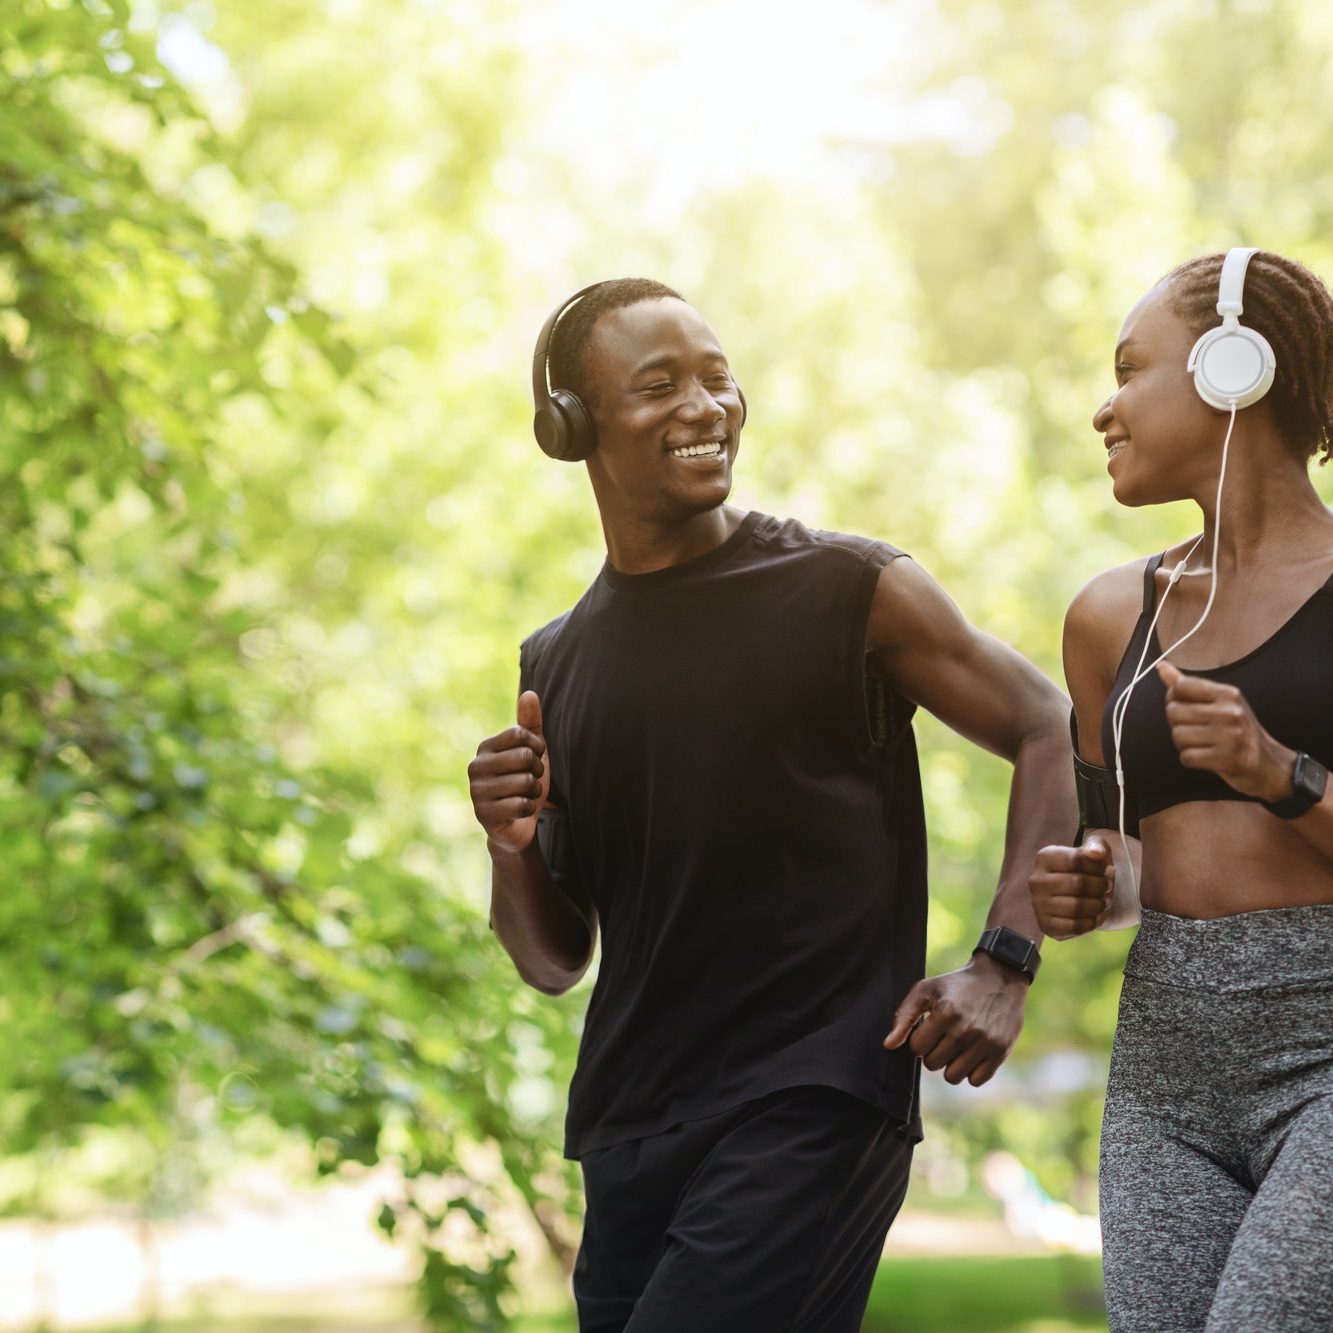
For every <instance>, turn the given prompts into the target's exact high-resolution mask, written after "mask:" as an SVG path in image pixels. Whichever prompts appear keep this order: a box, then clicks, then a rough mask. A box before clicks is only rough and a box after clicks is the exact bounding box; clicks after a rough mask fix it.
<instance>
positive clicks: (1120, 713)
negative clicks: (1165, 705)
mask: <svg viewBox="0 0 1333 1333" xmlns="http://www.w3.org/2000/svg"><path fill="white" fill-rule="evenodd" d="M1235 425H1236V404H1235V402H1234V401H1233V402H1232V404H1231V420H1230V421H1229V422H1228V423H1227V433H1226V438H1225V439H1224V440H1223V441H1222V467H1221V471H1220V472H1219V473H1218V477H1217V499H1216V501H1215V502H1214V505H1213V559H1212V566H1213V569H1212V579H1211V580H1210V582H1209V585H1208V601H1207V602H1206V603H1205V604H1204V608H1203V612H1202V614H1201V615H1200V616H1199V618H1198V620H1196V621H1195V622H1194V624H1193V625H1191V626H1190V628H1189V629H1188V630H1186V631H1185V633H1184V634H1182V635H1181V636H1180V638H1178V639H1177V640H1176V641H1175V643H1173V644H1172V645H1171V646H1170V647H1169V648H1164V649H1163V650H1162V651H1161V652H1160V653H1159V654H1158V655H1157V656H1156V657H1155V658H1153V660H1152V661H1151V662H1150V663H1149V664H1148V665H1147V666H1146V667H1145V666H1144V665H1143V659H1144V658H1145V657H1147V656H1148V645H1149V644H1150V643H1151V642H1152V636H1153V630H1155V629H1156V628H1157V621H1158V619H1159V618H1160V616H1161V614H1162V608H1163V607H1164V606H1165V605H1166V599H1167V598H1168V597H1169V596H1170V595H1171V589H1172V588H1174V587H1175V586H1176V584H1177V583H1178V582H1179V581H1180V578H1181V576H1182V575H1183V574H1184V572H1185V565H1186V562H1187V561H1188V560H1189V558H1190V556H1192V555H1193V554H1194V552H1195V551H1196V550H1197V549H1198V546H1199V543H1200V542H1201V541H1203V533H1200V534H1199V535H1198V537H1196V538H1195V539H1194V544H1193V545H1192V546H1191V547H1190V549H1189V550H1188V551H1186V552H1185V554H1184V557H1183V558H1182V559H1181V560H1180V562H1179V563H1178V564H1177V565H1176V567H1175V568H1174V569H1173V570H1172V571H1171V577H1170V578H1169V579H1168V580H1167V584H1166V591H1165V592H1164V593H1162V598H1161V601H1159V602H1158V603H1157V609H1156V611H1154V612H1153V617H1152V620H1151V621H1149V622H1148V632H1147V633H1146V634H1145V635H1144V636H1143V651H1142V652H1141V653H1140V654H1139V660H1138V665H1137V666H1136V667H1135V668H1134V675H1133V676H1132V677H1131V678H1130V681H1129V684H1128V685H1126V686H1125V692H1124V693H1123V694H1122V695H1121V696H1120V698H1119V699H1117V700H1116V701H1115V706H1114V707H1113V708H1112V709H1111V738H1112V740H1113V741H1114V743H1115V784H1116V787H1117V788H1118V789H1119V793H1120V825H1119V830H1118V831H1119V833H1120V846H1121V848H1122V850H1123V851H1124V854H1125V864H1126V865H1127V866H1128V867H1129V882H1130V885H1131V886H1132V888H1133V890H1134V897H1135V900H1136V901H1137V899H1138V896H1139V881H1138V875H1137V874H1136V873H1135V871H1134V859H1133V857H1131V856H1130V854H1129V835H1128V834H1127V833H1126V832H1125V767H1124V761H1123V760H1122V758H1121V755H1120V738H1121V736H1122V735H1123V734H1124V729H1125V711H1126V709H1127V708H1128V707H1129V699H1130V695H1132V694H1133V693H1134V687H1135V686H1136V685H1137V684H1138V683H1139V681H1141V680H1142V679H1143V678H1144V677H1145V676H1146V675H1148V673H1149V672H1151V671H1155V670H1156V669H1157V664H1158V663H1159V662H1164V661H1165V660H1166V658H1167V656H1168V655H1169V654H1170V653H1173V652H1175V651H1176V649H1177V648H1179V647H1180V645H1181V644H1182V643H1184V642H1185V640H1186V639H1189V638H1192V637H1193V636H1194V635H1195V634H1197V633H1198V631H1199V629H1200V628H1201V627H1202V625H1203V622H1204V621H1205V620H1207V619H1208V613H1209V612H1210V611H1211V610H1212V609H1213V602H1214V601H1215V600H1216V599H1217V553H1218V541H1219V539H1220V537H1221V533H1222V486H1223V484H1224V483H1225V482H1226V479H1227V456H1228V454H1229V453H1230V451H1231V432H1232V430H1233V429H1234V428H1235Z"/></svg>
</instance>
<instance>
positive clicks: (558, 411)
mask: <svg viewBox="0 0 1333 1333" xmlns="http://www.w3.org/2000/svg"><path fill="white" fill-rule="evenodd" d="M602 285H603V284H602V283H600V282H594V283H591V284H590V285H589V286H587V287H581V288H580V289H579V290H578V291H576V292H575V293H574V295H573V296H570V297H567V298H566V299H565V300H564V301H563V302H562V303H561V304H560V305H558V306H557V307H556V308H555V309H554V310H553V311H552V312H551V314H550V316H549V317H548V318H547V321H546V323H545V324H543V325H542V331H541V332H540V333H539V334H538V335H537V346H536V348H535V349H534V351H533V353H532V406H533V408H534V409H535V415H534V416H533V418H532V430H533V433H534V434H535V435H536V437H537V443H538V444H539V445H541V448H542V452H543V453H545V454H549V455H550V456H551V457H552V458H560V459H564V460H565V461H566V462H570V463H577V462H579V461H580V460H581V459H584V458H587V456H588V455H589V454H590V453H592V451H593V449H594V448H595V447H596V445H597V433H596V431H595V430H594V428H593V423H592V417H591V415H590V414H589V412H588V409H587V408H586V407H584V405H583V400H582V399H581V398H580V397H579V396H578V394H576V393H571V392H570V391H569V390H568V389H552V388H551V376H550V353H551V339H552V338H553V337H554V336H555V326H556V325H557V324H558V323H559V322H560V317H561V316H562V315H563V314H564V313H565V311H566V310H568V309H569V307H570V306H572V305H574V304H575V303H576V302H578V301H581V300H582V299H583V298H584V297H585V296H587V294H588V293H589V292H592V291H596V290H597V288H598V287H601V286H602Z"/></svg>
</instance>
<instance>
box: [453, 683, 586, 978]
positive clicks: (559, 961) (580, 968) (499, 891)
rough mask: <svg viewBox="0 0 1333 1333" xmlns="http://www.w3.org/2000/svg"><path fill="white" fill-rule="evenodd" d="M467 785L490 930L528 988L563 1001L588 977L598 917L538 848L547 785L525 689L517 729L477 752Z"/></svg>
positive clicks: (541, 744)
mask: <svg viewBox="0 0 1333 1333" xmlns="http://www.w3.org/2000/svg"><path fill="white" fill-rule="evenodd" d="M468 784H469V788H470V790H471V794H472V808H473V811H474V813H475V814H476V817H477V822H478V823H479V824H480V825H481V826H482V828H483V829H485V830H486V846H487V849H488V850H489V852H490V854H491V926H492V927H493V928H494V930H495V933H496V935H497V936H498V937H499V940H500V943H501V944H503V945H504V947H505V951H506V952H507V953H508V954H509V956H510V958H512V959H513V960H514V966H515V967H516V968H517V969H518V973H519V976H521V977H522V978H523V980H524V981H526V982H527V983H528V985H530V986H534V987H536V989H538V990H540V991H544V992H545V993H546V994H548V995H561V994H563V993H564V992H565V991H567V990H568V989H569V988H570V987H571V986H573V985H574V984H575V983H576V982H577V981H578V980H579V978H580V977H582V976H583V974H584V973H585V972H586V971H587V970H588V964H589V963H590V962H591V961H592V953H593V945H594V943H595V941H596V938H597V914H596V912H595V911H594V910H593V907H592V905H591V903H590V902H587V901H583V895H582V894H581V893H580V892H579V886H578V885H577V883H576V882H575V881H569V882H568V883H567V885H559V884H557V883H556V882H555V880H554V879H552V877H551V874H550V871H549V870H548V869H547V866H546V862H545V860H544V858H543V857H542V853H541V848H540V846H539V845H538V842H537V825H538V818H539V816H540V815H541V813H542V811H543V809H545V808H546V807H547V801H548V796H549V794H550V789H551V779H550V770H549V767H548V762H547V754H546V740H545V737H544V736H543V735H542V714H541V704H540V702H539V701H538V698H537V696H536V694H534V693H533V692H532V691H531V690H529V691H527V692H525V693H524V694H522V695H520V696H519V700H518V725H517V726H514V727H510V728H508V730H506V731H502V732H500V733H499V734H498V735H496V736H491V737H488V738H487V739H486V740H484V741H482V743H481V745H479V746H478V747H477V757H476V758H475V759H474V760H473V761H472V763H471V764H469V765H468Z"/></svg>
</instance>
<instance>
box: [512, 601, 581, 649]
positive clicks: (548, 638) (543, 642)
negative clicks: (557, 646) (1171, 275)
mask: <svg viewBox="0 0 1333 1333" xmlns="http://www.w3.org/2000/svg"><path fill="white" fill-rule="evenodd" d="M574 610H575V608H574V607H570V608H569V610H568V611H562V612H561V613H560V614H559V615H558V616H556V617H555V618H554V619H553V620H548V621H547V622H546V624H544V625H543V626H542V627H541V628H540V629H535V630H533V631H532V633H531V634H529V635H528V636H527V637H526V638H525V639H524V640H523V643H522V646H521V648H520V652H521V653H522V654H523V655H524V656H525V657H527V658H530V659H531V660H533V661H535V660H536V659H537V658H539V657H540V656H541V655H542V654H543V653H544V652H545V651H546V650H547V649H548V648H549V647H550V646H551V645H552V644H553V643H554V642H555V641H556V640H557V639H559V637H560V631H561V630H563V629H564V627H565V626H566V625H567V624H568V623H569V618H570V616H572V615H573V614H574Z"/></svg>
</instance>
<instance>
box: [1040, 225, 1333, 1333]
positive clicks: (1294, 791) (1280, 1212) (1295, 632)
mask: <svg viewBox="0 0 1333 1333" xmlns="http://www.w3.org/2000/svg"><path fill="white" fill-rule="evenodd" d="M1247 263H1248V270H1247V267H1246V265H1247ZM1242 305H1243V324H1240V325H1238V324H1237V320H1236V316H1237V315H1239V314H1240V313H1241V310H1240V307H1241V306H1242ZM1219 314H1222V315H1224V321H1223V325H1222V326H1221V327H1218V315H1219ZM1251 331H1253V332H1251ZM1255 333H1257V334H1259V335H1262V337H1261V338H1258V339H1256V338H1255V337H1254V336H1253V335H1254V334H1255ZM1203 335H1208V336H1207V337H1206V338H1205V337H1204V336H1203ZM1264 338H1266V339H1267V343H1268V344H1269V346H1268V347H1265V346H1264V345H1263V339H1264ZM1196 344H1197V345H1196ZM1274 363H1275V365H1274ZM1115 379H1116V385H1117V388H1116V390H1115V392H1114V393H1113V394H1112V395H1111V396H1110V397H1109V398H1108V399H1107V400H1106V402H1104V403H1103V404H1102V405H1101V407H1100V408H1098V409H1097V413H1096V415H1095V416H1094V418H1093V426H1094V428H1095V429H1096V430H1097V431H1098V432H1100V434H1101V435H1102V437H1103V440H1104V443H1105V446H1106V450H1107V469H1108V471H1109V472H1110V474H1111V479H1112V485H1113V490H1114V494H1115V497H1116V499H1117V500H1119V501H1120V502H1121V503H1122V504H1126V505H1131V506H1138V505H1146V504H1160V503H1164V502H1166V501H1171V500H1192V501H1194V502H1195V503H1196V504H1197V505H1198V506H1199V508H1200V510H1201V511H1202V514H1203V530H1202V533H1201V534H1200V535H1199V536H1198V537H1196V538H1194V539H1191V540H1189V541H1186V542H1182V543H1180V544H1179V545H1178V546H1174V547H1172V548H1171V549H1169V550H1167V551H1165V552H1163V553H1162V554H1160V555H1154V556H1152V557H1149V558H1146V559H1142V560H1137V561H1134V562H1132V563H1131V564H1128V565H1124V566H1121V567H1120V568H1117V569H1112V570H1108V571H1107V572H1106V573H1104V574H1101V575H1098V576H1097V577H1096V578H1095V579H1093V580H1092V582H1091V583H1089V584H1088V585H1087V587H1085V588H1084V589H1083V590H1082V591H1081V592H1080V593H1079V594H1078V596H1077V597H1076V598H1075V599H1074V602H1073V604H1072V606H1071V607H1070V609H1069V614H1068V616H1067V618H1066V622H1065V641H1064V654H1065V671H1066V675H1067V678H1068V682H1069V691H1070V694H1071V696H1072V698H1073V702H1074V714H1075V719H1076V722H1077V731H1076V746H1077V750H1078V755H1079V762H1078V763H1077V764H1076V768H1077V769H1078V770H1079V781H1080V809H1081V810H1083V811H1085V812H1086V814H1085V819H1084V822H1085V823H1087V824H1091V825H1101V826H1103V827H1101V828H1100V829H1098V828H1094V829H1093V830H1092V831H1090V832H1089V833H1088V834H1087V835H1086V836H1083V835H1082V833H1081V834H1080V837H1081V838H1082V843H1081V846H1079V847H1047V848H1044V849H1043V850H1042V852H1041V853H1040V854H1039V856H1038V858H1037V864H1036V868H1035V870H1034V873H1033V876H1032V880H1031V889H1032V899H1033V905H1034V907H1035V909H1036V913H1037V917H1038V920H1039V921H1040V923H1041V926H1042V929H1043V930H1044V931H1045V932H1046V933H1047V934H1048V935H1050V936H1052V937H1053V938H1055V939H1069V938H1072V937H1073V936H1076V935H1081V934H1083V933H1085V932H1087V931H1089V930H1092V929H1094V928H1096V927H1098V926H1102V925H1106V924H1116V923H1117V921H1119V922H1120V923H1123V924H1130V923H1131V922H1132V921H1133V919H1134V904H1133V902H1132V897H1133V891H1134V890H1136V889H1137V890H1138V891H1139V896H1140V897H1141V901H1142V911H1141V923H1140V929H1139V934H1138V937H1137V938H1136V939H1135V941H1134V944H1133V947H1132V948H1131V949H1130V953H1129V958H1128V961H1127V963H1126V966H1125V983H1124V989H1123V992H1122V996H1121V1002H1120V1019H1119V1025H1118V1027H1117V1031H1116V1038H1115V1045H1114V1049H1113V1052H1112V1058H1111V1076H1110V1085H1109V1088H1108V1091H1107V1101H1106V1113H1105V1120H1104V1124H1103V1130H1102V1148H1101V1201H1102V1229H1103V1235H1104V1245H1105V1250H1104V1260H1105V1272H1106V1289H1107V1308H1108V1312H1109V1315H1110V1322H1111V1327H1112V1329H1113V1330H1116V1333H1121V1331H1128V1330H1144V1331H1145V1333H1147V1331H1149V1330H1150V1331H1151V1333H1175V1331H1177V1330H1180V1331H1183V1330H1188V1329H1207V1330H1208V1333H1222V1331H1223V1330H1228V1331H1232V1330H1234V1331H1235V1333H1242V1331H1243V1333H1256V1331H1258V1330H1263V1333H1298V1331H1302V1330H1310V1333H1314V1330H1321V1331H1322V1333H1328V1330H1330V1329H1333V782H1326V781H1325V780H1324V779H1325V777H1326V773H1325V770H1326V769H1327V767H1329V766H1333V514H1330V513H1329V511H1328V509H1327V508H1326V507H1325V506H1324V504H1323V503H1322V502H1321V500H1320V499H1319V496H1318V495H1317V493H1316V492H1315V490H1314V487H1313V486H1312V485H1311V484H1310V478H1309V474H1308V465H1309V460H1310V458H1311V457H1312V456H1314V455H1315V454H1316V453H1318V454H1321V455H1322V458H1321V461H1326V460H1327V458H1328V456H1329V453H1330V448H1331V445H1330V440H1331V439H1333V300H1331V299H1330V296H1329V293H1328V292H1327V291H1326V290H1325V288H1324V286H1323V284H1322V283H1321V282H1320V281H1319V280H1318V278H1316V277H1315V276H1314V274H1312V273H1311V272H1310V271H1309V270H1307V269H1306V268H1304V267H1303V266H1302V265H1300V264H1297V263H1294V262H1292V261H1291V260H1287V259H1283V258H1281V257H1279V256H1277V255H1273V254H1269V253H1267V252H1257V253H1256V252H1253V251H1233V252H1231V253H1230V255H1228V256H1227V257H1226V260H1225V265H1224V257H1223V256H1222V255H1220V254H1216V255H1210V256H1207V257H1205V258H1202V259H1196V260H1192V261H1190V262H1189V263H1186V264H1182V265H1181V266H1180V267H1179V268H1176V269H1174V270H1173V271H1172V272H1170V273H1169V274H1167V276H1166V277H1165V278H1163V279H1162V281H1161V282H1159V283H1158V284H1157V285H1156V286H1155V287H1153V288H1152V290H1151V291H1149V292H1148V293H1147V295H1146V296H1144V297H1143V299H1142V300H1140V301H1139V303H1138V304H1137V305H1136V306H1135V307H1134V308H1133V310H1131V311H1130V313H1129V315H1128V317H1127V318H1126V320H1125V323H1124V327H1123V328H1122V330H1121V335H1120V341H1119V345H1118V346H1117V348H1116V354H1115ZM1269 384H1271V388H1269V387H1268V385H1269ZM1158 659H1161V660H1160V661H1159V660H1158ZM1117 770H1123V773H1122V777H1121V780H1120V781H1117ZM1135 835H1137V837H1136V836H1135ZM1117 870H1118V873H1117ZM1127 899H1128V900H1131V901H1130V902H1129V904H1128V907H1126V900H1127ZM1126 917H1127V918H1128V920H1126V919H1125V918H1126Z"/></svg>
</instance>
